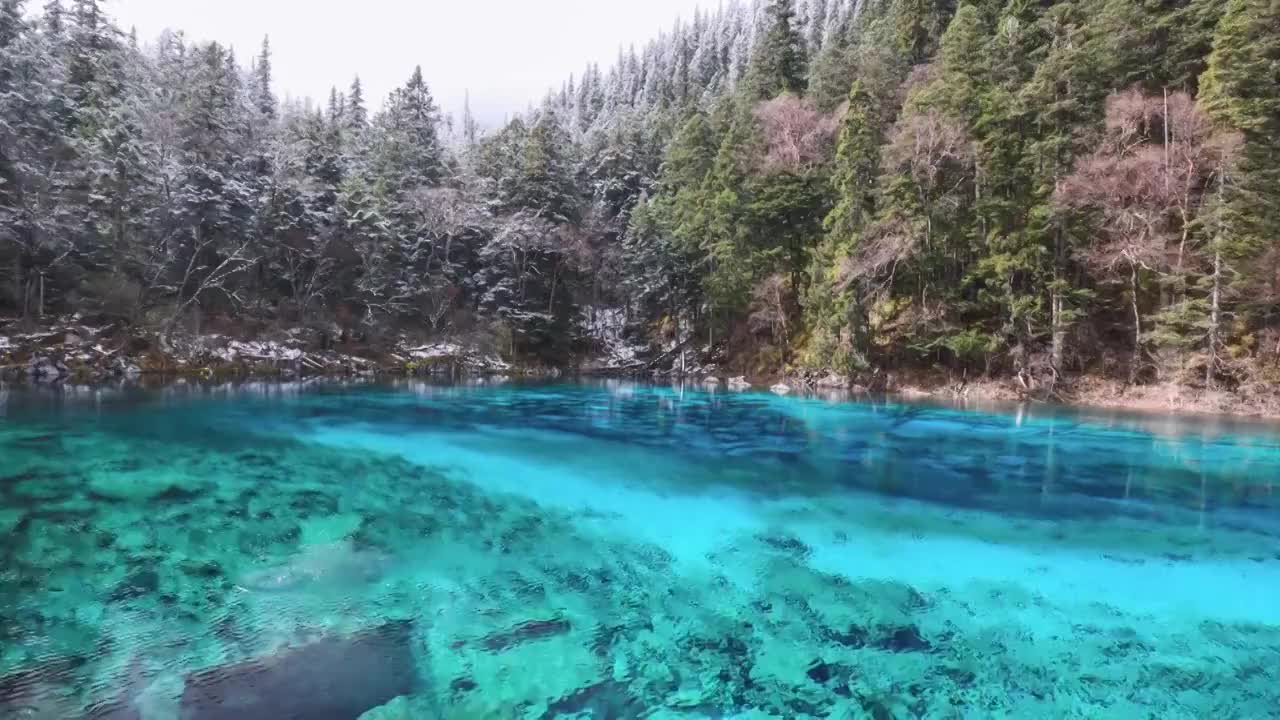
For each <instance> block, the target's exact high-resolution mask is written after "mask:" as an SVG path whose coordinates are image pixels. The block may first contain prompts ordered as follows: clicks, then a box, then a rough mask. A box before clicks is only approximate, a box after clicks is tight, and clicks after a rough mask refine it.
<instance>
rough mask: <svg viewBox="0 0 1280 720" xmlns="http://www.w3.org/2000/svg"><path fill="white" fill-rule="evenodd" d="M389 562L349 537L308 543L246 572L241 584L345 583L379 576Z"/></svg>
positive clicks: (278, 588) (282, 588)
mask: <svg viewBox="0 0 1280 720" xmlns="http://www.w3.org/2000/svg"><path fill="white" fill-rule="evenodd" d="M389 564H390V560H389V558H388V557H387V556H385V555H383V554H382V553H378V552H373V551H370V550H357V549H356V548H355V546H354V545H353V544H352V543H351V542H350V541H349V540H348V541H343V542H337V543H327V544H324V545H312V546H308V547H305V548H303V550H302V551H301V552H300V553H299V554H298V555H297V556H296V557H294V558H293V559H291V560H290V561H289V562H287V563H285V564H283V565H278V566H275V567H271V568H267V569H265V570H255V571H253V572H250V573H248V574H246V575H245V576H244V577H243V578H241V580H240V584H241V585H243V586H244V587H245V588H246V589H249V590H258V591H262V592H287V591H291V590H307V589H319V588H323V587H345V586H350V585H359V584H366V583H371V582H374V581H376V580H379V579H380V578H381V577H382V575H383V573H384V572H386V570H387V566H388V565H389Z"/></svg>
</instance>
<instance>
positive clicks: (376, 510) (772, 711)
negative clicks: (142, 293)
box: [0, 381, 1280, 720]
mask: <svg viewBox="0 0 1280 720" xmlns="http://www.w3.org/2000/svg"><path fill="white" fill-rule="evenodd" d="M1278 486H1280V426H1276V425H1267V424H1262V423H1247V422H1230V421H1227V420H1224V419H1216V418H1209V417H1203V418H1197V417H1181V418H1178V417H1171V416H1160V415H1136V414H1135V415H1122V414H1110V413H1105V412H1098V411H1070V410H1062V409H1057V410H1055V409H1050V408H1044V407H1033V408H1023V409H1017V408H1009V409H1005V410H992V411H982V412H980V411H973V410H962V409H957V408H949V407H942V406H929V405H912V404H902V403H895V402H884V401H876V402H872V401H867V402H837V401H828V400H822V399H806V398H783V397H776V396H773V395H770V394H767V393H741V394H738V393H728V392H724V391H716V392H705V391H702V390H691V389H681V388H672V387H662V386H652V385H645V384H638V383H630V382H614V381H610V382H600V383H594V384H590V383H589V384H551V385H541V384H534V385H519V384H501V383H478V384H474V385H469V386H440V385H433V384H428V383H412V382H405V383H400V384H394V385H358V384H357V385H343V384H336V383H331V384H324V383H321V384H314V385H302V384H244V385H239V386H234V387H233V386H201V385H195V384H190V385H181V384H180V385H173V386H168V387H163V388H155V389H140V388H118V389H112V388H102V389H92V390H90V389H81V390H74V389H68V390H64V391H58V392H55V391H37V390H25V389H12V388H11V389H9V390H7V391H6V390H0V554H2V555H3V562H2V563H0V718H4V719H5V720H8V718H24V719H30V718H39V719H41V720H45V719H50V720H52V719H57V720H64V719H67V718H70V719H71V720H76V719H79V718H84V719H85V720H134V719H137V720H221V719H222V718H227V719H228V720H229V719H230V718H237V719H238V720H268V719H270V720H287V719H288V718H298V719H299V720H301V719H304V718H319V719H320V720H348V719H349V720H354V719H355V718H360V717H363V718H365V720H386V719H388V718H396V719H401V718H424V719H428V720H430V719H434V718H468V719H470V718H496V719H502V718H519V719H525V718H828V717H829V718H872V719H874V720H886V719H898V718H1036V719H1044V718H1124V719H1130V718H1137V719H1145V718H1151V719H1156V718H1158V719H1159V720H1171V719H1174V718H1188V719H1190V718H1213V719H1214V720H1228V719H1230V718H1242V719H1248V720H1263V719H1266V718H1276V717H1280V709H1278V708H1280V487H1278Z"/></svg>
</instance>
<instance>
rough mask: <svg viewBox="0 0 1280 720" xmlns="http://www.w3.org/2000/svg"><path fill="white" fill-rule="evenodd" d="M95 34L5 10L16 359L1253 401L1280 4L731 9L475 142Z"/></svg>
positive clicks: (92, 25)
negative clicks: (659, 375) (614, 362)
mask: <svg viewBox="0 0 1280 720" xmlns="http://www.w3.org/2000/svg"><path fill="white" fill-rule="evenodd" d="M102 5H103V3H102V2H101V0H69V1H68V2H60V0H50V1H49V2H47V3H45V4H44V5H43V6H42V7H39V8H36V7H29V6H28V3H26V2H24V0H0V314H7V315H11V316H13V317H16V318H21V319H22V320H23V321H24V322H26V323H32V324H37V323H39V322H40V320H41V319H42V318H44V317H48V316H52V315H54V314H57V313H65V312H72V311H80V312H82V313H94V314H97V315H99V316H102V317H107V318H110V319H111V320H112V321H113V322H120V323H126V324H129V325H132V326H136V327H140V328H149V329H151V330H153V331H154V332H156V333H157V334H158V336H159V337H161V338H167V337H169V336H171V335H174V334H180V333H199V332H201V331H203V330H206V329H209V328H222V329H223V331H226V328H237V329H238V330H237V331H238V332H243V333H253V332H259V331H262V330H264V329H267V328H280V327H315V328H337V329H338V330H336V331H335V332H337V333H338V334H339V335H340V337H341V338H342V339H343V340H344V341H345V340H349V341H353V342H354V341H355V340H356V339H358V340H359V341H360V342H364V343H368V344H371V345H376V344H377V343H379V342H384V341H386V339H388V338H392V337H398V336H405V335H411V336H413V337H418V338H422V339H436V338H441V339H442V338H448V339H457V340H464V341H466V342H468V343H475V344H481V345H485V346H487V347H492V348H495V349H497V351H499V352H501V353H502V354H503V355H504V356H505V357H507V358H508V359H511V360H514V361H524V362H537V363H541V364H547V365H558V366H564V367H574V366H577V365H579V364H581V363H582V362H583V361H584V359H586V358H589V357H592V356H593V355H597V354H599V353H600V352H602V347H603V345H604V341H605V338H606V337H612V338H615V339H616V338H618V337H621V338H625V339H626V340H627V342H629V343H632V344H634V345H635V346H637V347H640V348H641V349H642V351H641V352H640V353H639V355H638V357H639V358H640V359H639V360H638V361H637V365H636V367H642V368H652V367H654V366H655V364H656V363H660V362H664V361H665V362H667V363H668V364H669V363H670V362H671V359H672V358H673V357H675V355H676V353H677V352H679V353H681V354H693V355H695V356H697V357H698V358H699V359H700V360H699V361H700V362H701V361H713V360H714V361H715V362H717V363H719V364H720V365H721V367H723V368H726V369H732V370H734V371H737V372H740V373H746V374H755V375H761V374H769V373H775V374H781V373H788V372H802V371H813V372H835V373H839V374H841V375H845V376H848V377H855V378H856V377H866V376H870V375H875V374H877V373H882V372H886V371H907V370H910V369H913V368H933V369H939V368H940V369H943V370H945V371H946V372H947V373H950V374H953V375H956V376H965V377H970V376H971V377H980V376H981V377H1002V378H1008V379H1011V380H1016V381H1017V382H1018V383H1021V384H1022V385H1024V386H1027V387H1039V388H1054V387H1057V386H1058V385H1059V384H1066V383H1069V382H1070V380H1071V378H1074V377H1079V376H1083V375H1099V376H1105V377H1111V378H1116V379H1119V380H1120V381H1121V382H1123V383H1126V384H1151V383H1176V384H1180V385H1185V386H1192V387H1202V388H1227V389H1232V390H1236V391H1247V390H1248V389H1249V388H1256V387H1262V386H1265V385H1267V384H1271V385H1274V384H1276V383H1280V304H1278V303H1280V243H1278V242H1277V240H1276V235H1275V233H1276V230H1275V229H1276V228H1280V2H1276V1H1275V0H1061V1H1056V2H1055V1H1051V0H959V1H957V0H798V1H797V0H755V2H729V3H728V4H724V5H722V6H721V7H720V8H719V9H718V10H714V11H698V12H695V13H694V14H693V17H692V18H685V19H683V20H680V21H678V22H676V23H675V24H674V25H673V26H672V27H671V28H670V30H669V31H667V32H664V33H662V34H660V35H659V36H658V37H657V38H654V39H653V40H652V41H650V42H648V43H647V44H645V45H644V46H643V47H641V48H634V47H633V48H626V49H623V50H622V51H620V52H619V55H618V58H617V60H616V62H615V63H614V64H613V65H612V66H609V67H603V68H602V67H600V66H599V65H595V64H592V65H588V66H587V67H585V68H584V69H583V70H582V71H581V72H580V73H576V74H575V75H574V76H572V77H569V78H566V79H565V80H564V82H563V84H562V85H561V86H560V87H558V88H556V89H554V90H552V91H550V92H548V93H547V95H546V97H545V98H544V99H543V100H542V101H541V102H540V103H536V104H534V105H533V106H532V107H530V108H529V110H528V111H526V112H524V113H522V114H520V115H518V116H515V117H514V118H512V119H510V121H509V122H507V123H506V124H505V125H504V126H501V127H497V128H484V129H482V128H480V127H479V126H478V124H477V123H476V121H475V119H474V118H473V117H471V115H470V113H469V112H467V111H466V110H465V109H464V111H463V112H462V113H461V114H460V117H455V116H451V115H446V114H444V113H443V112H442V110H441V109H440V107H439V105H438V104H437V102H436V101H435V100H434V98H433V97H432V94H431V91H430V88H429V82H428V78H429V76H430V75H431V74H432V73H433V72H440V73H443V72H447V69H445V68H438V69H433V68H417V69H412V68H408V69H406V76H407V80H406V81H405V83H404V84H403V86H401V87H400V88H399V89H397V90H395V91H394V92H393V93H392V94H391V95H390V96H389V97H387V98H385V99H372V98H366V97H365V96H364V93H363V92H362V88H361V85H360V81H359V79H358V77H355V76H354V73H355V72H356V71H358V68H356V67H353V68H352V70H353V77H352V78H342V79H335V88H334V90H333V92H332V93H331V94H330V96H329V97H328V98H327V99H320V100H319V101H316V102H312V101H298V102H294V101H290V102H281V100H280V99H279V96H278V95H277V93H278V92H280V91H281V89H279V88H275V87H273V82H272V73H271V61H272V57H271V49H270V45H269V42H266V41H264V43H263V45H262V47H261V49H260V51H259V52H256V53H255V54H254V56H253V57H243V58H242V57H237V55H236V54H235V53H234V52H233V51H231V50H229V49H228V48H226V47H224V46H222V45H219V44H218V43H214V42H209V43H196V42H191V41H189V40H188V39H187V38H186V37H185V36H184V35H183V34H182V33H180V32H169V33H166V34H164V35H163V36H161V37H159V38H155V39H144V40H140V39H139V38H138V37H137V36H136V33H134V32H131V31H128V30H127V29H123V28H120V27H117V25H116V24H114V23H113V21H112V20H111V19H110V18H109V17H108V16H107V15H106V14H105V13H104V10H103V7H102ZM471 30H472V29H466V31H471ZM474 30H475V32H476V33H477V35H478V36H479V35H480V34H481V33H480V31H479V29H474ZM511 61H512V62H518V59H517V58H512V59H511ZM353 62H355V61H354V60H353Z"/></svg>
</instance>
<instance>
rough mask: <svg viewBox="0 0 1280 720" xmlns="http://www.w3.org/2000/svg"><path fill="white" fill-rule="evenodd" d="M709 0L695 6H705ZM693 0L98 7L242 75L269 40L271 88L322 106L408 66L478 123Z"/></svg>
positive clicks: (520, 105) (285, 1)
mask: <svg viewBox="0 0 1280 720" xmlns="http://www.w3.org/2000/svg"><path fill="white" fill-rule="evenodd" d="M716 3H717V0H702V2H701V4H702V5H703V6H706V7H710V6H714V5H715V4H716ZM698 4H699V3H698V0H450V1H449V2H444V1H442V0H400V1H397V0H354V1H347V2H337V1H336V0H107V3H106V7H107V11H108V13H109V14H110V15H111V16H112V17H114V18H115V19H116V21H117V22H118V23H119V25H120V26H121V27H122V28H124V29H125V30H126V31H127V30H128V29H129V28H130V27H131V26H134V27H137V29H138V37H139V40H140V41H142V42H143V43H149V42H151V41H152V40H154V39H155V38H156V36H158V35H159V34H160V32H161V31H162V30H164V29H165V28H171V29H175V30H185V31H186V33H187V36H188V37H190V38H192V39H194V40H217V41H219V42H222V43H224V44H228V45H231V46H233V47H235V49H236V57H237V58H238V59H239V60H240V61H241V63H242V64H243V65H244V66H245V67H248V64H249V59H250V57H251V56H252V55H255V54H257V51H258V48H259V47H260V46H261V43H262V37H263V36H264V35H269V36H270V37H271V47H272V54H273V58H272V61H273V71H274V76H275V77H274V80H275V83H274V84H275V91H276V93H277V94H278V95H279V96H280V97H282V98H283V97H285V96H293V97H307V96H310V97H312V98H314V99H316V100H319V101H322V102H323V101H324V100H326V99H327V98H328V96H329V87H330V86H331V85H335V84H336V85H338V87H339V88H340V89H345V87H346V86H347V85H349V84H350V82H351V78H352V77H353V76H354V75H356V74H357V73H358V74H359V75H360V80H361V81H362V82H363V83H364V87H365V97H366V100H367V101H368V103H369V106H370V108H371V109H372V108H376V107H378V106H379V105H380V104H381V102H382V99H383V98H384V97H386V95H387V93H389V92H390V91H391V90H392V89H393V88H395V87H396V86H397V85H400V84H401V83H403V82H404V81H405V80H406V79H408V77H409V75H410V73H411V72H412V71H413V67H414V66H415V65H418V64H421V65H422V72H423V75H424V76H425V77H426V79H427V83H428V84H429V85H430V86H431V90H432V92H433V94H435V96H436V100H437V101H438V102H439V103H440V104H441V105H442V106H444V108H445V110H446V111H451V112H454V113H460V111H461V108H462V99H463V94H464V92H465V91H467V90H468V89H469V90H470V91H471V107H472V111H473V112H474V113H475V114H476V115H477V117H479V118H480V119H481V121H482V122H485V123H486V124H496V123H497V122H500V121H501V120H502V119H503V117H504V116H505V115H506V114H508V113H515V112H521V111H523V110H524V109H525V107H526V106H527V105H528V103H529V102H530V101H537V100H540V99H541V98H542V96H543V95H544V94H545V93H546V91H547V89H548V88H550V87H552V86H555V87H556V88H559V86H560V83H561V82H562V81H563V80H565V79H567V78H568V77H569V73H573V74H574V76H575V77H577V76H579V75H581V72H582V68H583V67H584V66H585V64H586V63H587V62H588V61H595V62H599V63H600V64H601V68H602V69H604V67H605V66H607V65H609V64H612V62H613V60H614V59H615V58H616V57H617V52H618V47H619V45H629V44H631V43H635V44H636V45H637V47H639V46H641V45H642V44H643V43H644V42H645V41H646V40H648V39H649V38H651V37H656V36H657V34H658V31H659V30H668V29H670V27H671V25H672V23H673V22H674V21H675V19H676V17H678V16H679V17H684V18H685V19H691V18H692V17H693V10H694V7H696V6H697V5H698Z"/></svg>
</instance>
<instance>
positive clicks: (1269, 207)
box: [1200, 0, 1280, 321]
mask: <svg viewBox="0 0 1280 720" xmlns="http://www.w3.org/2000/svg"><path fill="white" fill-rule="evenodd" d="M1200 99H1201V102H1202V103H1203V105H1204V107H1205V108H1206V110H1207V111H1208V113H1209V115H1210V116H1211V117H1212V118H1213V119H1214V120H1215V121H1216V122H1217V123H1218V124H1219V125H1220V126H1221V127H1223V128H1226V129H1228V130H1235V131H1239V132H1240V133H1242V135H1243V137H1244V147H1243V149H1242V153H1241V159H1240V162H1239V165H1238V167H1237V168H1236V169H1235V171H1234V172H1233V173H1231V175H1230V176H1229V177H1228V185H1227V187H1228V190H1227V192H1226V196H1225V200H1226V203H1227V204H1226V206H1225V208H1224V213H1223V217H1222V220H1221V230H1220V234H1221V235H1222V236H1223V241H1222V243H1221V244H1220V245H1221V249H1222V251H1223V253H1224V254H1225V256H1226V257H1227V258H1228V259H1229V260H1231V261H1232V263H1233V264H1234V265H1236V267H1238V268H1239V269H1240V270H1241V271H1242V272H1243V277H1242V278H1241V283H1243V284H1245V285H1248V286H1251V288H1252V290H1251V291H1250V292H1248V295H1250V296H1252V297H1253V298H1255V300H1256V301H1257V302H1255V303H1254V305H1253V308H1252V310H1253V315H1254V316H1255V317H1260V318H1265V319H1266V320H1268V321H1274V319H1275V316H1276V309H1275V304H1274V302H1275V300H1276V299H1278V298H1280V287H1277V283H1278V282H1280V280H1277V278H1280V250H1277V249H1276V243H1275V229H1276V228H1277V227H1280V3H1276V2H1273V1H1272V0H1229V2H1227V4H1226V7H1225V9H1224V12H1223V15H1222V19H1221V21H1220V22H1219V24H1218V28H1217V31H1216V33H1215V35H1214V40H1213V52H1212V53H1211V54H1210V55H1209V60H1208V69H1207V70H1206V71H1205V74H1204V76H1203V77H1202V78H1201V80H1200ZM1246 269H1247V271H1246Z"/></svg>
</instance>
